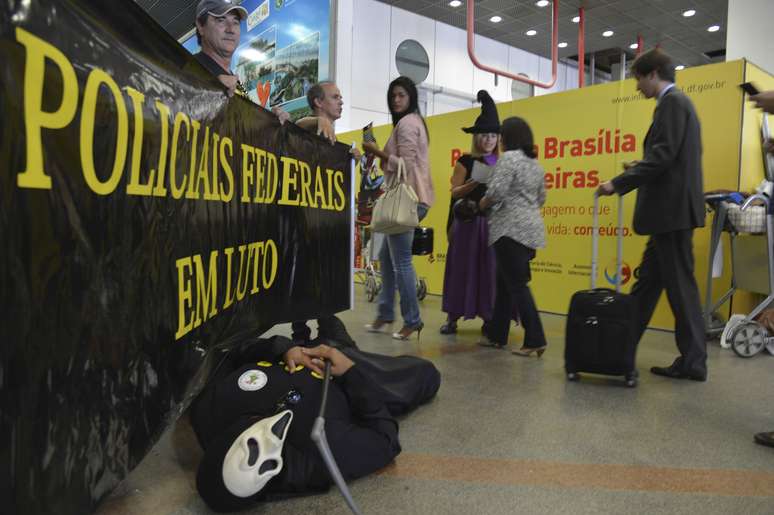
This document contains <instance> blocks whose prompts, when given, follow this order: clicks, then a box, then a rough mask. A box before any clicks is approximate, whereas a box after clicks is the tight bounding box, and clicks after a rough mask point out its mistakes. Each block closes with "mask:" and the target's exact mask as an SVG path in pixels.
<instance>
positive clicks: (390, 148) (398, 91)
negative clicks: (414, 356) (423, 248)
mask: <svg viewBox="0 0 774 515" xmlns="http://www.w3.org/2000/svg"><path fill="white" fill-rule="evenodd" d="M387 105H388V107H389V109H390V114H391V115H392V125H393V130H392V134H391V135H390V139H389V140H387V143H386V144H385V145H384V150H381V149H379V147H378V146H377V145H376V144H374V143H370V142H367V143H363V149H364V150H365V151H366V152H371V153H373V154H374V155H376V156H377V157H379V158H380V159H381V161H382V169H383V170H384V175H385V176H386V177H387V180H390V176H391V175H393V174H394V173H396V172H397V170H398V161H399V158H403V161H404V162H405V164H406V174H407V178H406V183H407V184H408V185H410V186H411V187H412V188H414V191H415V192H416V194H417V197H419V205H418V206H417V213H418V214H419V219H420V220H422V218H424V217H425V215H426V214H427V210H428V209H429V208H430V206H432V205H433V202H434V201H435V193H434V192H433V181H432V178H431V177H430V161H429V157H428V151H427V149H428V145H429V142H430V138H429V135H428V133H427V125H425V121H424V119H423V118H422V115H421V114H420V112H419V103H418V95H417V88H416V86H415V85H414V83H413V82H412V81H411V79H409V78H408V77H398V78H397V79H395V80H394V81H392V82H391V83H390V87H389V88H388V89H387ZM413 241H414V229H410V230H408V231H406V232H403V233H400V234H389V235H385V238H384V244H383V245H382V249H381V251H380V252H379V261H380V263H381V270H382V291H381V294H380V295H379V307H378V311H377V314H376V320H374V321H373V322H372V323H370V324H368V325H367V326H366V329H367V330H368V331H371V332H375V333H381V332H385V331H386V330H387V328H389V326H390V324H392V322H393V321H394V320H395V290H396V289H397V290H398V294H399V295H400V312H401V315H402V316H403V328H402V329H401V330H400V331H398V332H396V333H393V334H392V337H393V338H394V339H396V340H408V339H409V337H410V336H411V335H412V334H413V333H414V332H416V333H417V338H419V333H420V331H421V330H422V328H423V327H424V324H423V323H422V318H421V317H420V315H419V301H418V300H417V290H416V272H415V271H414V263H413V262H412V258H411V245H412V243H413Z"/></svg>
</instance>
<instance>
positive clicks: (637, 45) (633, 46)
mask: <svg viewBox="0 0 774 515" xmlns="http://www.w3.org/2000/svg"><path fill="white" fill-rule="evenodd" d="M639 47H640V45H639V44H637V43H632V44H631V45H629V48H631V49H632V50H637V49H638V48H639Z"/></svg>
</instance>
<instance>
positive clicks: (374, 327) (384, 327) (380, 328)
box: [365, 318, 392, 333]
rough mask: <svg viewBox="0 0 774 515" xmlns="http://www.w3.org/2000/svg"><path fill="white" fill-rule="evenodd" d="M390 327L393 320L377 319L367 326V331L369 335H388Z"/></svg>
mask: <svg viewBox="0 0 774 515" xmlns="http://www.w3.org/2000/svg"><path fill="white" fill-rule="evenodd" d="M390 325H392V320H379V319H378V318H377V319H376V320H374V321H373V322H371V323H370V324H366V325H365V330H366V331H368V332H369V333H386V332H387V331H388V330H389V326H390Z"/></svg>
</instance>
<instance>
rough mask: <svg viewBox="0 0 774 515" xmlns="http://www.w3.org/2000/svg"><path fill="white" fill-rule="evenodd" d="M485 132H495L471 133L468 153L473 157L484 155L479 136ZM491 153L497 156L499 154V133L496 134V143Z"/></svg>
mask: <svg viewBox="0 0 774 515" xmlns="http://www.w3.org/2000/svg"><path fill="white" fill-rule="evenodd" d="M486 134H496V133H494V132H491V133H490V132H477V133H475V134H473V137H472V138H471V141H470V155H471V156H473V157H481V156H483V155H484V152H483V149H482V148H481V143H480V142H479V141H480V138H482V136H484V135H486ZM492 154H494V155H496V156H499V155H500V135H499V134H497V144H496V145H495V148H494V150H492Z"/></svg>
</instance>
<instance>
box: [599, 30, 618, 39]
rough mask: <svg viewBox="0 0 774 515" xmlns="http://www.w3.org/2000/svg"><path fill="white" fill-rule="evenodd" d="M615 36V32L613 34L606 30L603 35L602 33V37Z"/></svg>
mask: <svg viewBox="0 0 774 515" xmlns="http://www.w3.org/2000/svg"><path fill="white" fill-rule="evenodd" d="M613 34H615V32H613V31H612V30H606V31H605V32H603V33H602V35H603V36H604V37H606V38H609V37H610V36H612V35H613Z"/></svg>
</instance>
